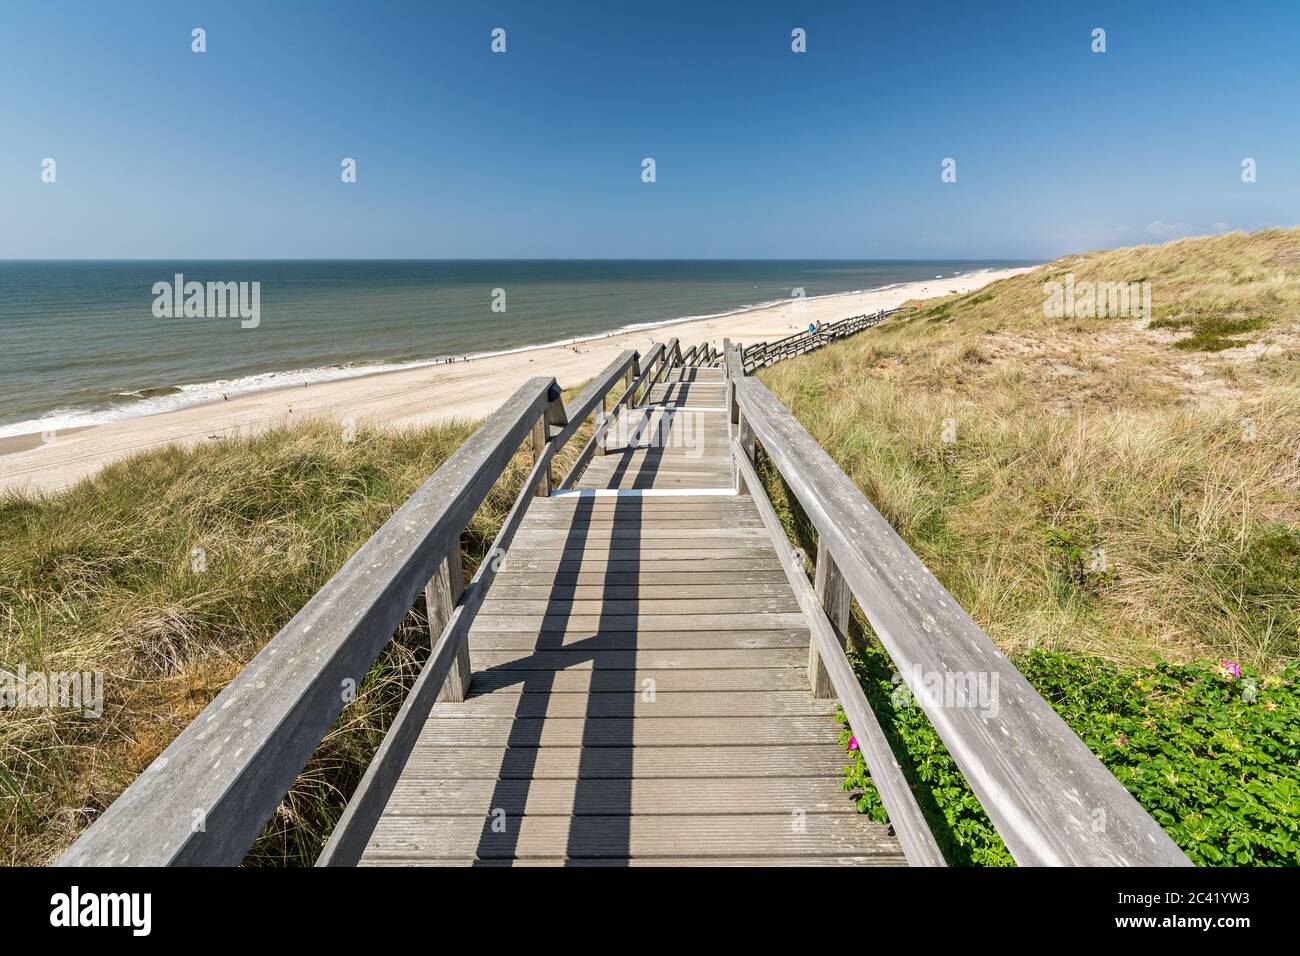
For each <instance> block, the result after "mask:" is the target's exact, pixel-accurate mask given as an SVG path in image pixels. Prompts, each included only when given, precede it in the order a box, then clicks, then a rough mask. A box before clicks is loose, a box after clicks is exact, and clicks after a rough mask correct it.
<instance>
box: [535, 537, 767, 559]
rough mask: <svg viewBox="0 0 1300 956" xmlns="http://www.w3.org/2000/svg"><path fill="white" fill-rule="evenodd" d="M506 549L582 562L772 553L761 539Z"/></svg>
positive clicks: (743, 556)
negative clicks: (718, 543) (730, 542)
mask: <svg viewBox="0 0 1300 956" xmlns="http://www.w3.org/2000/svg"><path fill="white" fill-rule="evenodd" d="M705 540H706V541H707V539H705ZM510 553H511V555H513V556H516V557H518V558H520V559H521V560H522V561H525V562H528V561H534V560H542V561H544V560H547V559H548V558H549V559H551V560H556V561H581V562H582V563H583V564H585V565H591V564H595V563H600V564H603V563H606V562H612V563H617V562H620V561H630V562H634V563H638V564H646V565H649V564H651V563H653V562H655V561H672V562H679V561H713V560H714V559H725V558H732V559H739V560H747V559H761V560H765V561H771V560H773V559H772V558H771V557H770V556H771V554H772V549H771V548H770V547H764V546H763V545H762V543H761V542H754V543H752V544H749V543H746V542H744V541H737V542H734V546H731V547H721V546H712V545H703V544H701V545H697V546H694V547H687V546H684V545H680V544H678V543H675V542H671V541H669V542H667V543H666V545H665V546H663V547H656V546H655V542H651V541H645V542H641V543H640V545H639V546H637V547H629V548H620V547H610V546H608V545H605V544H603V543H601V542H593V543H592V545H591V547H589V548H584V547H581V546H572V547H566V546H565V543H564V542H562V541H561V542H558V545H557V547H554V548H550V547H545V546H543V545H540V544H532V545H519V546H517V547H514V548H511V549H510Z"/></svg>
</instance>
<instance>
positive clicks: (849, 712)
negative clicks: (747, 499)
mask: <svg viewBox="0 0 1300 956" xmlns="http://www.w3.org/2000/svg"><path fill="white" fill-rule="evenodd" d="M731 451H732V455H733V456H734V458H735V460H736V464H737V465H738V466H739V470H740V475H741V478H742V480H743V482H744V484H745V487H746V489H747V490H748V491H749V494H750V496H751V497H752V498H753V499H754V505H755V507H756V508H757V509H758V513H759V517H761V518H762V519H763V526H764V527H765V528H766V529H767V532H768V535H769V537H770V538H771V539H772V544H773V545H774V546H775V547H776V553H777V556H778V557H779V558H780V559H781V567H782V569H783V570H784V571H785V575H786V579H787V580H788V581H789V582H790V586H791V587H792V588H793V589H794V593H795V597H796V598H797V599H798V601H799V607H800V609H801V610H802V611H803V614H804V617H805V618H806V619H807V621H808V627H809V630H810V631H811V632H812V638H813V643H814V645H815V646H816V648H817V651H818V654H819V657H820V659H821V661H822V662H823V664H824V666H825V667H826V671H827V673H828V675H829V677H830V680H831V684H832V685H833V687H834V689H835V694H836V696H837V697H839V700H840V705H841V706H842V707H843V708H844V716H845V717H846V718H848V722H849V728H850V729H851V730H852V731H853V735H854V736H855V737H856V738H857V741H858V747H859V748H860V749H861V750H862V755H863V757H865V758H866V760H867V765H868V766H869V767H870V768H871V779H872V782H874V783H875V785H876V790H877V791H878V792H879V793H880V800H881V802H882V803H883V804H884V805H885V811H886V812H887V813H888V814H889V822H890V823H891V824H892V825H893V827H894V834H895V835H896V836H897V837H898V843H899V845H900V846H901V847H902V848H903V855H904V856H905V857H906V858H907V862H908V863H909V864H910V865H912V866H947V862H946V861H945V860H944V857H943V852H942V851H941V850H940V849H939V844H938V843H936V842H935V839H934V834H932V833H931V832H930V828H929V826H927V825H926V822H925V816H924V815H923V814H922V813H921V808H920V806H919V805H918V804H917V802H916V796H915V795H914V794H913V793H912V789H911V787H909V786H908V785H907V778H906V777H904V776H903V771H902V768H900V767H899V766H898V760H897V759H896V758H895V757H894V752H893V750H891V749H890V746H889V741H888V740H887V739H886V737H885V732H884V730H883V729H881V726H880V722H879V721H878V720H877V719H876V715H875V713H874V712H873V711H872V709H871V705H870V704H869V703H867V696H866V694H865V693H863V690H862V685H861V684H860V683H859V682H858V677H857V675H856V674H855V673H854V672H853V665H852V664H850V663H849V659H848V657H847V656H846V655H845V653H844V647H843V645H841V644H840V642H839V638H838V637H837V635H836V633H835V629H834V627H833V626H832V625H831V622H830V619H829V618H827V616H826V610H825V608H823V607H822V605H821V602H820V601H819V600H818V599H817V595H816V593H815V592H814V591H813V588H812V585H811V584H809V582H808V575H807V574H806V573H805V572H804V569H803V562H802V561H801V560H800V559H799V556H798V555H797V554H795V551H794V548H793V547H792V546H791V544H790V542H789V540H788V539H787V538H786V536H785V529H784V528H783V527H782V525H781V519H780V518H779V517H777V514H776V509H775V508H773V507H772V502H771V500H770V499H769V498H768V497H767V490H766V489H765V488H764V487H763V483H762V481H761V480H760V479H759V477H758V472H757V471H755V469H754V464H753V462H752V461H750V458H749V455H748V452H747V451H746V450H745V449H744V448H743V447H742V445H741V443H740V441H738V440H736V439H732V443H731Z"/></svg>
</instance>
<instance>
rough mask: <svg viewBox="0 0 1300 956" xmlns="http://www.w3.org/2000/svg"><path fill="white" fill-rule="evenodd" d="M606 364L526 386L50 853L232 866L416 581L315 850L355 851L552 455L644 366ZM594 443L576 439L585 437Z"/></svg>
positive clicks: (454, 683)
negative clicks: (393, 709)
mask: <svg viewBox="0 0 1300 956" xmlns="http://www.w3.org/2000/svg"><path fill="white" fill-rule="evenodd" d="M669 354H671V355H677V354H679V353H678V352H677V351H676V345H675V344H670V346H669V347H668V348H667V349H665V347H664V346H657V347H656V348H654V349H652V350H651V352H650V355H649V356H648V361H647V363H646V367H645V369H643V370H642V369H639V362H638V355H637V353H636V352H633V351H627V352H624V353H623V354H622V355H620V356H619V357H618V358H617V359H615V360H614V361H613V362H611V363H610V364H609V365H608V366H607V367H606V368H605V369H604V370H603V371H602V372H601V373H600V375H599V376H597V377H596V378H595V379H594V380H592V382H591V383H590V384H589V385H588V386H587V387H586V388H584V389H583V391H582V392H581V394H579V395H578V397H577V398H575V399H574V400H573V401H572V402H571V403H569V404H568V405H564V404H562V402H561V397H560V389H559V386H558V385H557V384H556V382H555V380H554V379H553V378H533V379H529V380H528V381H527V382H525V383H524V384H523V385H522V386H521V387H520V388H519V390H518V391H516V392H515V393H514V395H512V396H511V397H510V398H509V399H508V400H507V401H506V402H505V404H503V405H502V406H501V407H500V408H499V409H498V410H497V411H496V412H495V413H493V415H492V416H491V417H489V418H488V419H487V421H485V422H484V423H483V425H482V426H480V427H479V429H478V430H477V431H475V432H474V434H473V435H471V436H470V437H469V439H467V440H466V442H465V443H464V444H463V445H462V446H461V447H460V448H459V449H457V450H456V452H455V453H454V454H452V456H451V457H450V458H448V459H447V461H446V462H444V463H443V465H442V466H441V467H440V468H439V469H438V470H437V471H436V472H434V474H433V476H432V477H430V478H429V479H428V481H426V482H425V483H424V484H423V485H422V486H421V487H420V488H419V489H417V490H416V492H415V493H414V494H413V495H412V496H411V497H410V498H409V499H408V500H407V501H406V503H405V504H403V505H402V507H401V508H399V509H398V510H397V512H396V513H395V514H394V515H393V516H392V517H391V518H390V519H389V520H388V521H387V522H385V523H384V525H383V526H382V527H381V528H380V529H379V530H378V531H377V532H375V534H374V536H373V537H371V538H370V540H368V541H367V542H366V543H365V544H364V545H362V546H361V548H360V549H359V550H358V551H357V553H356V554H354V555H353V556H352V557H351V558H350V559H349V560H348V561H347V563H346V564H344V565H343V567H342V568H340V569H339V571H338V572H337V573H336V574H335V575H334V576H333V577H332V578H330V580H329V581H328V582H327V583H326V584H325V585H324V587H322V588H321V589H320V591H318V592H317V593H316V595H315V596H314V597H312V599H311V600H310V601H308V602H307V604H306V605H304V607H303V608H302V610H300V611H299V612H298V613H297V614H295V615H294V617H293V619H292V620H290V621H289V623H288V624H286V625H285V626H284V628H283V629H282V630H281V631H280V632H279V633H278V634H277V635H276V636H275V637H274V638H272V639H271V641H270V642H269V643H268V644H267V645H266V646H265V647H263V648H262V650H261V651H260V652H259V653H258V654H257V655H256V656H255V657H254V658H253V660H252V661H250V662H249V664H248V666H247V667H245V668H244V669H243V671H241V672H240V673H239V675H238V676H237V677H236V678H235V679H234V680H233V681H231V683H230V684H229V685H228V686H227V687H226V688H225V689H224V690H223V691H222V692H221V693H220V694H218V695H217V697H216V699H215V700H213V701H212V703H211V704H209V705H208V706H207V707H206V708H204V710H203V711H202V713H200V714H199V715H198V717H196V718H195V719H194V720H193V721H192V722H191V723H190V725H189V726H188V727H186V728H185V729H184V730H183V731H181V733H180V735H179V736H177V738H176V739H175V740H174V741H172V743H171V744H170V746H168V747H167V749H166V750H164V751H163V753H162V754H161V756H159V757H158V758H157V759H156V760H155V761H154V762H153V763H152V764H150V765H149V766H148V767H147V768H146V769H145V770H144V772H143V773H141V774H140V776H139V777H138V778H137V779H136V780H135V782H134V783H132V784H131V786H130V787H128V788H127V789H126V791H125V792H123V793H122V795H121V796H120V797H118V799H117V800H116V801H114V803H113V804H112V805H111V806H110V807H109V808H108V809H107V810H105V811H104V812H103V813H102V814H101V815H100V817H99V818H98V819H97V820H96V821H95V822H94V823H93V824H92V825H91V826H90V827H89V828H88V829H87V830H86V832H85V833H83V834H82V836H81V838H80V839H78V840H77V841H76V843H74V844H73V845H72V847H71V848H69V850H68V851H67V852H66V853H65V854H64V855H63V858H62V859H61V860H60V863H61V864H63V865H73V866H77V865H81V866H93V865H140V866H150V865H152V866H165V865H178V864H179V865H185V864H189V865H215V866H219V865H235V864H238V863H240V862H241V861H242V860H243V858H244V856H245V855H246V854H247V852H248V850H249V848H250V847H251V846H252V845H253V842H254V841H255V840H256V839H257V836H258V834H259V833H260V832H261V831H262V828H263V827H264V826H265V825H266V822H267V820H269V819H270V817H271V815H272V814H273V813H274V812H275V809H276V807H277V806H278V805H279V804H280V801H281V800H282V799H283V798H284V796H285V794H286V793H288V791H289V788H290V787H291V786H292V785H293V782H294V780H295V779H296V778H297V776H298V774H299V773H300V772H301V771H302V769H303V767H304V766H306V764H307V761H308V760H309V759H310V758H311V756H312V753H313V752H314V751H315V750H316V748H317V746H318V745H319V744H320V742H321V740H322V739H323V738H324V736H325V734H326V732H327V731H328V730H329V728H330V727H331V725H333V723H334V721H335V720H336V719H337V718H338V716H339V714H340V713H341V712H342V711H343V708H344V707H345V706H346V704H347V702H348V701H349V700H351V699H352V696H353V695H354V692H355V689H356V688H357V687H358V686H359V685H360V684H361V681H362V679H363V678H364V677H365V675H366V673H367V671H368V670H369V668H370V666H371V664H373V663H374V661H375V659H376V657H378V655H379V653H380V651H382V650H383V648H384V646H385V645H386V644H387V643H388V641H389V640H390V638H391V637H392V635H393V633H394V631H395V630H396V629H397V627H398V625H399V624H400V623H401V621H402V619H403V618H404V617H406V615H407V613H408V611H409V610H410V609H411V607H412V605H413V604H414V603H415V602H416V600H417V599H418V597H419V595H420V594H421V592H422V591H424V592H426V600H427V603H428V609H429V624H430V629H431V631H432V632H433V633H434V634H435V635H437V637H436V641H435V643H434V647H433V649H432V651H431V653H430V655H429V658H428V660H427V661H426V662H425V664H424V667H423V669H422V670H421V672H420V674H419V676H418V677H417V679H416V682H415V685H414V687H413V688H412V691H411V693H410V694H409V695H408V696H407V698H406V701H405V702H404V703H403V705H402V707H401V709H400V711H399V712H398V714H397V717H396V718H395V719H394V721H393V724H392V725H391V727H390V728H389V730H388V733H387V735H386V736H385V738H384V740H383V742H382V744H381V745H380V748H379V751H378V752H377V753H376V754H375V757H374V760H373V761H372V762H371V764H370V767H369V769H368V770H367V771H366V773H365V775H364V777H363V778H362V780H361V783H360V784H359V785H358V787H357V790H356V793H355V794H354V795H353V797H352V800H351V801H350V802H349V804H348V807H347V810H346V811H345V813H344V815H343V817H342V819H341V820H340V821H339V823H338V825H337V826H336V827H335V829H334V832H333V835H332V836H331V838H330V840H329V843H328V844H327V846H326V848H325V851H324V853H323V854H322V856H321V862H322V863H326V864H340V863H351V862H355V861H356V859H357V858H358V857H359V856H360V852H361V848H362V847H363V846H364V845H365V841H366V839H367V838H368V835H369V833H370V831H371V829H372V828H373V826H374V823H375V821H376V820H377V819H378V815H379V812H380V811H381V810H382V808H383V806H384V804H385V803H386V802H387V799H388V795H389V793H390V792H391V790H392V787H393V784H394V782H395V781H396V778H397V774H398V773H399V772H400V769H401V767H402V765H403V764H404V763H405V761H406V757H407V756H408V755H409V753H410V750H411V747H412V746H413V744H414V741H415V738H416V736H417V734H418V731H419V728H420V726H421V724H422V723H423V721H424V719H425V718H426V717H427V715H428V712H429V709H430V708H431V707H432V706H433V703H434V700H435V697H437V698H439V699H450V700H460V699H463V697H464V693H465V688H466V687H467V686H468V676H469V647H468V644H467V641H466V634H467V632H468V630H469V623H470V621H471V619H472V618H473V616H474V613H475V612H476V611H477V609H478V607H479V605H480V604H481V603H482V601H483V597H484V595H485V594H486V592H487V589H488V587H489V586H490V584H491V582H492V578H493V577H494V576H495V574H496V569H497V567H498V566H499V564H500V561H499V557H500V555H502V554H503V553H504V551H505V549H506V548H507V547H508V546H509V545H510V542H511V539H512V538H513V537H514V534H515V531H516V530H517V529H518V527H519V524H520V522H521V521H522V519H523V516H524V513H525V512H526V511H527V508H528V504H529V502H530V501H531V500H532V498H533V497H534V496H536V495H546V494H549V492H550V489H551V485H552V478H551V465H552V462H553V460H554V457H555V455H556V453H557V452H558V451H559V450H560V449H561V448H562V447H564V445H565V444H566V443H567V442H568V441H569V440H570V439H571V438H572V437H573V436H574V435H575V434H577V432H578V429H579V428H580V427H581V426H582V424H583V423H584V421H585V420H586V419H587V418H588V417H589V416H590V415H592V413H593V412H594V411H595V410H596V409H597V406H598V405H599V406H602V408H603V405H602V403H605V402H607V396H608V395H609V393H610V392H611V391H612V390H613V389H615V388H616V387H617V386H618V385H619V383H620V382H621V383H624V386H625V387H624V389H623V391H622V393H621V394H620V396H619V398H618V399H617V401H616V403H615V404H616V405H617V404H619V403H625V404H630V403H631V402H632V401H633V400H634V398H635V396H636V394H637V391H638V389H639V388H640V387H641V386H644V384H645V382H646V381H647V378H648V375H649V373H650V370H651V368H652V367H654V366H655V365H656V364H657V365H658V369H657V372H658V374H662V373H663V371H664V368H665V367H666V361H665V358H664V356H665V355H669ZM530 435H531V436H532V450H533V467H532V471H531V473H530V474H529V476H528V479H527V481H526V482H525V484H524V488H523V490H522V491H521V492H520V494H519V496H518V497H517V498H516V500H515V502H514V506H513V507H512V508H511V511H510V513H509V515H508V516H507V517H506V519H505V523H504V524H503V525H502V527H501V530H500V531H499V532H498V533H497V536H496V539H495V540H494V541H493V544H492V549H491V551H490V552H489V554H488V556H487V557H486V558H485V559H484V560H483V561H482V562H481V564H480V565H479V568H478V571H477V572H476V573H475V575H474V577H473V578H472V579H471V580H470V582H469V585H468V586H467V587H464V588H463V589H462V587H461V584H460V582H461V578H462V574H461V569H460V538H461V534H462V532H463V530H464V528H465V526H466V524H467V523H468V522H469V520H470V518H471V517H472V516H473V514H474V512H475V511H476V510H477V509H478V507H479V505H480V504H482V502H483V500H484V498H485V497H486V496H487V494H488V492H489V491H490V490H491V488H492V487H493V485H494V484H495V483H496V481H497V479H498V478H500V477H501V475H502V473H503V472H504V470H505V468H506V466H507V465H508V464H509V463H510V461H511V459H512V458H513V457H514V456H515V454H516V453H517V452H518V450H519V448H520V446H521V444H522V443H523V442H524V440H525V439H526V438H528V437H529V436H530ZM594 441H595V439H593V442H589V443H588V448H589V449H590V448H593V447H594V444H593V443H594Z"/></svg>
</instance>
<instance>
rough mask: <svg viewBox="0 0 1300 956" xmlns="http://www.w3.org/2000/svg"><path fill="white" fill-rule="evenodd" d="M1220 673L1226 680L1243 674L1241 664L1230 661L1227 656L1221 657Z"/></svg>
mask: <svg viewBox="0 0 1300 956" xmlns="http://www.w3.org/2000/svg"><path fill="white" fill-rule="evenodd" d="M1219 673H1220V674H1221V675H1222V676H1223V679H1224V680H1234V679H1236V678H1238V677H1240V676H1241V665H1240V664H1238V663H1237V662H1236V661H1230V660H1228V659H1227V658H1226V657H1221V658H1219Z"/></svg>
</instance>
